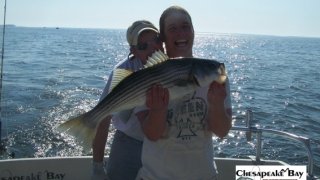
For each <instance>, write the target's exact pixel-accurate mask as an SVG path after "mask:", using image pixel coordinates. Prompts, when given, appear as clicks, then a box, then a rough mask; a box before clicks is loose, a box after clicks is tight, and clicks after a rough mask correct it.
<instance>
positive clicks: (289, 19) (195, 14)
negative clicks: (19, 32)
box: [0, 0, 320, 37]
mask: <svg viewBox="0 0 320 180" xmlns="http://www.w3.org/2000/svg"><path fill="white" fill-rule="evenodd" d="M0 5H1V9H0V18H1V19H0V22H1V23H0V24H2V21H3V11H4V8H3V7H4V0H0ZM170 5H180V6H182V7H184V8H186V9H187V10H188V11H189V13H190V14H191V16H192V18H193V23H194V27H195V30H196V31H197V32H214V33H245V34H268V35H280V36H309V37H320V0H184V1H182V0H181V1H169V0H159V1H153V0H126V1H124V0H122V1H121V0H7V20H6V23H7V24H16V25H19V26H32V27H76V28H116V29H126V28H127V27H128V26H129V25H130V24H131V23H132V22H133V21H135V20H138V19H147V20H150V21H151V22H153V23H154V24H155V25H156V26H158V20H159V17H160V15H161V13H162V11H163V10H164V9H166V8H167V7H169V6H170Z"/></svg>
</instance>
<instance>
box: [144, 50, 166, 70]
mask: <svg viewBox="0 0 320 180" xmlns="http://www.w3.org/2000/svg"><path fill="white" fill-rule="evenodd" d="M168 59H169V57H168V55H166V54H164V53H163V52H162V51H160V50H158V51H155V52H154V53H153V54H152V55H151V56H150V57H149V58H148V60H147V63H146V64H145V65H144V67H145V68H148V67H152V66H154V65H156V64H159V63H162V62H164V61H166V60H168Z"/></svg>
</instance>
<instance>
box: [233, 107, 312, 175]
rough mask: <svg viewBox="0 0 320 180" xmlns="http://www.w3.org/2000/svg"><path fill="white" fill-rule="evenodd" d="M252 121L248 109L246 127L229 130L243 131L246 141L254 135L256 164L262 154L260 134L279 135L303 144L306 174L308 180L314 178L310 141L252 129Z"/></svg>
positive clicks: (289, 134)
mask: <svg viewBox="0 0 320 180" xmlns="http://www.w3.org/2000/svg"><path fill="white" fill-rule="evenodd" d="M252 121H253V112H252V110H250V109H248V110H247V111H246V126H245V127H241V126H233V127H232V128H231V130H232V131H244V132H246V138H247V141H251V140H252V133H256V145H255V146H256V156H255V160H256V161H257V162H260V160H261V152H262V140H263V139H262V134H263V133H269V134H275V135H280V136H284V137H286V138H289V139H292V140H295V141H298V142H300V143H302V144H303V146H304V148H305V149H306V151H307V155H308V165H307V172H308V176H309V178H311V179H312V177H314V174H313V164H314V159H313V153H312V150H311V145H310V139H309V138H307V137H303V136H298V135H295V134H292V133H288V132H284V131H280V130H274V129H264V128H259V127H254V126H252Z"/></svg>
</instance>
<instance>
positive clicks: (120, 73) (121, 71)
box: [109, 68, 133, 92]
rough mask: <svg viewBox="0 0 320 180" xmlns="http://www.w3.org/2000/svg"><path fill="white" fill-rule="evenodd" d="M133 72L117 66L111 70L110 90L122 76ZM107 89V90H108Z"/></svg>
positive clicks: (124, 76)
mask: <svg viewBox="0 0 320 180" xmlns="http://www.w3.org/2000/svg"><path fill="white" fill-rule="evenodd" d="M132 73H133V72H132V71H130V70H127V69H121V68H117V69H115V70H114V71H113V76H112V81H111V85H110V91H111V90H112V89H113V88H114V87H116V86H117V85H118V84H119V83H120V82H121V81H122V80H123V79H124V78H126V77H127V76H129V75H130V74H132ZM110 91H109V92H110Z"/></svg>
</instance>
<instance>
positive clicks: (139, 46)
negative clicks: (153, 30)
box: [136, 36, 161, 51]
mask: <svg viewBox="0 0 320 180" xmlns="http://www.w3.org/2000/svg"><path fill="white" fill-rule="evenodd" d="M160 42H161V40H160V37H159V36H156V37H155V38H154V39H153V40H151V41H147V42H144V43H138V44H137V45H136V47H137V49H138V50H140V51H144V50H146V49H148V47H149V45H152V44H153V43H160Z"/></svg>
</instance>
